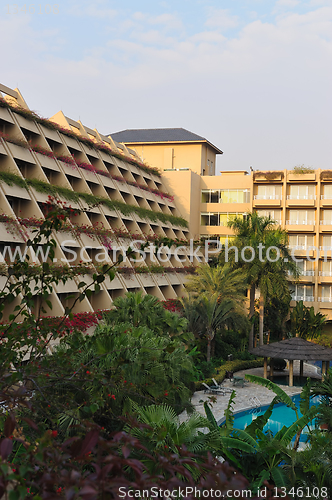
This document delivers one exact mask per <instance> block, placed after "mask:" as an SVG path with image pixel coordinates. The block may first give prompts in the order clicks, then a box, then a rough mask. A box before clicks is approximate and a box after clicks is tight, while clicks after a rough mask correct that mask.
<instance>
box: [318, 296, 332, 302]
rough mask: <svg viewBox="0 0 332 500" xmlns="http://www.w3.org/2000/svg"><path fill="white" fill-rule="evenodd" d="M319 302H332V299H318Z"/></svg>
mask: <svg viewBox="0 0 332 500" xmlns="http://www.w3.org/2000/svg"><path fill="white" fill-rule="evenodd" d="M318 302H332V297H318Z"/></svg>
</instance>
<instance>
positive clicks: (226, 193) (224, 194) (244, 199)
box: [220, 189, 250, 203]
mask: <svg viewBox="0 0 332 500" xmlns="http://www.w3.org/2000/svg"><path fill="white" fill-rule="evenodd" d="M249 202H250V191H249V189H221V190H220V203H249Z"/></svg>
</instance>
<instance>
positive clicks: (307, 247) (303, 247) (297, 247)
mask: <svg viewBox="0 0 332 500" xmlns="http://www.w3.org/2000/svg"><path fill="white" fill-rule="evenodd" d="M288 246H289V248H291V249H292V250H317V249H316V247H314V246H312V245H288Z"/></svg>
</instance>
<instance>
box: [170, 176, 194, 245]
mask: <svg viewBox="0 0 332 500" xmlns="http://www.w3.org/2000/svg"><path fill="white" fill-rule="evenodd" d="M201 179H202V178H201V177H200V176H199V175H197V174H195V173H194V172H192V171H191V170H184V171H179V172H177V171H173V172H171V171H170V172H164V174H163V181H164V184H165V186H167V188H168V191H169V192H170V193H172V194H173V195H174V196H175V199H176V205H177V207H178V209H179V211H180V212H181V214H182V216H183V217H184V218H185V219H186V220H188V221H189V227H190V232H191V234H192V235H193V237H194V238H198V237H199V234H200V227H199V224H200V211H199V207H200V197H201Z"/></svg>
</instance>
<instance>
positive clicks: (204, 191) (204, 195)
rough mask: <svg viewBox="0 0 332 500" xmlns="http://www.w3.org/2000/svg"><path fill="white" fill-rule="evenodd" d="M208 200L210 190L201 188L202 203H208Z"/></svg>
mask: <svg viewBox="0 0 332 500" xmlns="http://www.w3.org/2000/svg"><path fill="white" fill-rule="evenodd" d="M209 202H210V190H209V189H202V203H209Z"/></svg>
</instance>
